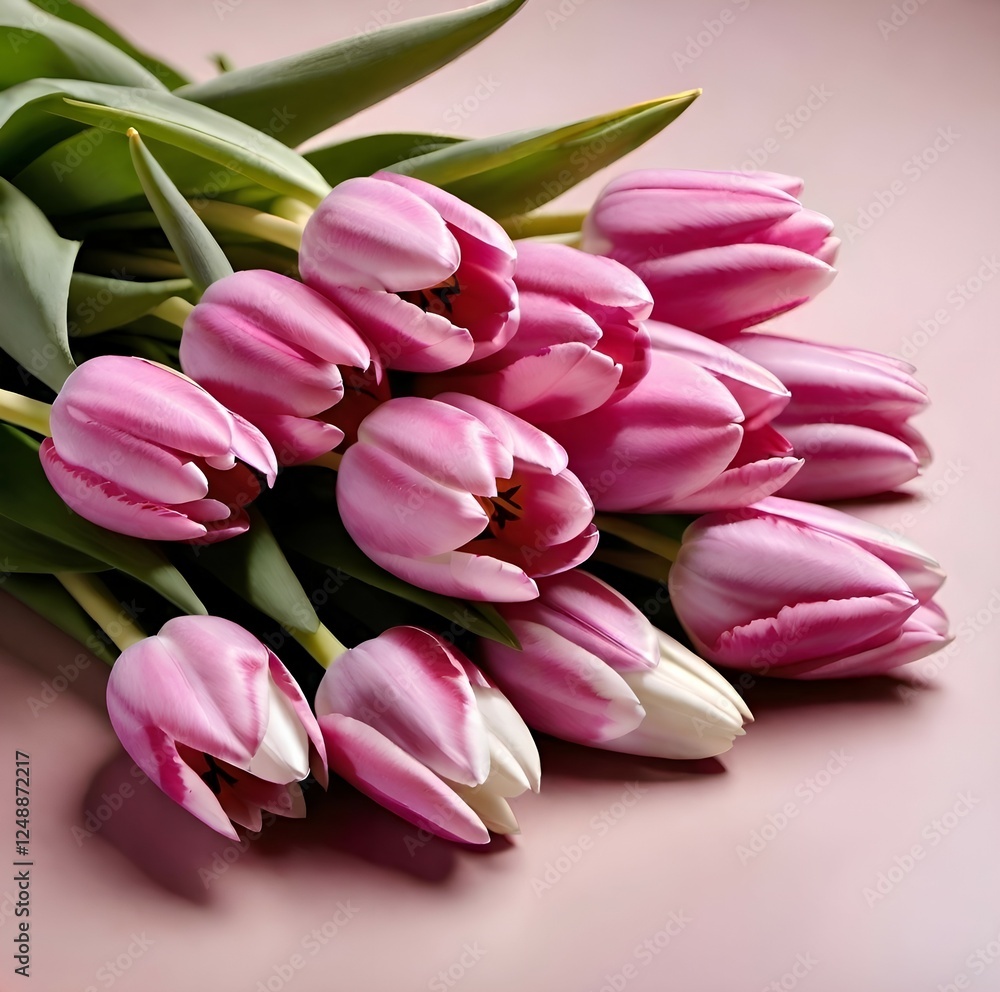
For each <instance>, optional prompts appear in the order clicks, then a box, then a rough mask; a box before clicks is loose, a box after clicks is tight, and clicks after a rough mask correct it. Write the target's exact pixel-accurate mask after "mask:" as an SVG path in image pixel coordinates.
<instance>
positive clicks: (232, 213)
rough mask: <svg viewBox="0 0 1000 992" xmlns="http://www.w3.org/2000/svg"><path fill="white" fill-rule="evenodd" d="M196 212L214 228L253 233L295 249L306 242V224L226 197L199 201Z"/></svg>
mask: <svg viewBox="0 0 1000 992" xmlns="http://www.w3.org/2000/svg"><path fill="white" fill-rule="evenodd" d="M192 205H193V204H192ZM195 211H196V212H197V214H198V216H199V217H201V219H202V220H203V221H205V223H206V224H208V226H209V227H212V228H218V229H221V230H223V231H236V232H238V233H239V234H249V235H250V236H251V237H254V238H257V239H259V240H260V241H269V242H270V243H271V244H276V245H281V246H282V247H283V248H291V249H292V251H298V250H299V248H300V247H301V245H302V227H301V226H300V225H299V224H297V223H296V222H295V221H293V220H289V219H288V218H286V217H278V216H277V215H275V214H269V213H265V212H264V211H263V210H255V209H254V208H253V207H245V206H243V205H242V204H240V203H226V202H224V201H222V200H210V201H208V202H207V203H202V204H199V205H198V206H196V207H195Z"/></svg>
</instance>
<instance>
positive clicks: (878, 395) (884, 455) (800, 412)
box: [726, 333, 930, 500]
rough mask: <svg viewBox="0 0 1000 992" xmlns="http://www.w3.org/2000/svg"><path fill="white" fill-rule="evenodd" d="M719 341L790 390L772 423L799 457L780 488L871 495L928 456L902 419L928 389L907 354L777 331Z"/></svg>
mask: <svg viewBox="0 0 1000 992" xmlns="http://www.w3.org/2000/svg"><path fill="white" fill-rule="evenodd" d="M726 343H727V344H728V345H729V346H730V347H731V348H734V349H735V350H736V351H738V352H739V353H740V354H741V355H744V356H746V357H747V358H748V359H750V360H752V361H754V362H758V363H759V364H760V365H762V366H764V367H765V368H767V369H770V370H771V371H772V372H773V373H774V374H775V375H777V376H778V378H780V379H781V381H782V382H783V383H784V384H785V385H786V386H788V388H789V389H790V390H791V391H792V401H791V403H789V404H788V406H787V407H786V408H785V409H784V410H783V411H782V413H781V414H780V416H779V417H778V419H777V421H776V422H775V426H776V427H777V428H778V429H779V430H780V431H781V433H782V434H784V435H785V437H787V438H788V440H789V441H790V442H791V444H792V446H793V447H794V449H795V452H796V454H798V455H799V456H800V457H802V458H804V459H805V465H804V467H803V469H802V471H801V472H799V473H798V474H797V475H796V476H795V477H794V478H793V479H792V480H791V481H790V482H789V483H788V484H787V485H786V486H785V487H784V488H783V489H782V490H781V492H782V495H784V496H790V497H793V498H795V499H817V500H834V499H850V498H853V497H856V496H872V495H875V494H876V493H881V492H885V491H886V490H889V489H893V488H895V487H896V486H899V485H902V484H903V483H904V482H908V481H909V480H910V479H912V478H913V477H914V476H916V475H917V474H918V473H919V472H920V469H921V467H922V466H924V465H926V464H927V462H928V461H929V459H930V449H929V448H928V447H927V442H926V441H925V440H924V438H923V436H922V435H921V434H920V433H919V432H918V431H916V430H915V429H914V428H913V427H912V426H911V425H910V423H909V419H910V417H912V416H914V415H916V414H918V413H920V412H921V411H923V409H924V408H925V407H926V406H927V390H926V389H925V388H924V387H923V386H922V385H921V384H920V383H919V382H917V380H916V379H914V378H913V375H912V373H913V367H912V366H911V365H908V364H907V363H906V362H901V361H897V360H896V359H894V358H890V357H889V356H888V355H881V354H879V353H878V352H877V351H866V350H864V349H861V348H848V347H839V346H837V345H828V344H819V343H817V342H813V341H800V340H797V339H795V338H786V337H781V336H779V335H777V334H758V333H752V334H750V333H748V334H739V335H737V336H735V337H733V338H731V339H729V340H728V341H727V342H726Z"/></svg>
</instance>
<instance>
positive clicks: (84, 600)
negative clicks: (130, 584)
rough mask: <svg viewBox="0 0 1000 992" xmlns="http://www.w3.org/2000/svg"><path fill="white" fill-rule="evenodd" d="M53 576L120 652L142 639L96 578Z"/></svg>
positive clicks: (70, 574)
mask: <svg viewBox="0 0 1000 992" xmlns="http://www.w3.org/2000/svg"><path fill="white" fill-rule="evenodd" d="M55 577H56V578H57V579H58V580H59V581H60V582H61V583H62V586H63V588H64V589H65V590H66V592H68V593H69V594H70V595H71V596H72V597H73V598H74V599H75V600H76V601H77V602H78V603H79V604H80V606H81V607H83V610H84V612H85V613H86V614H87V615H88V616H89V617H90V618H91V620H93V621H94V623H96V624H97V626H98V627H100V628H101V630H103V631H104V633H105V634H107V635H108V637H110V638H111V640H112V641H113V642H114V644H115V645H116V647H118V649H119V650H121V651H124V650H125V649H126V648H128V647H131V646H132V645H133V644H137V643H138V642H139V641H141V640H142V639H143V638H144V637H145V636H146V634H145V632H144V631H143V630H142V628H140V627H139V625H138V624H137V623H136V622H135V620H134V619H133V617H132V615H131V614H130V613H129V612H128V609H127V608H126V607H124V606H123V605H122V604H121V603H120V602H119V601H118V600H117V599H115V598H114V596H112V595H111V593H110V592H109V591H108V587H107V586H106V585H105V584H104V583H103V582H101V580H100V579H98V578H95V577H94V576H93V575H85V574H82V573H80V572H56V574H55Z"/></svg>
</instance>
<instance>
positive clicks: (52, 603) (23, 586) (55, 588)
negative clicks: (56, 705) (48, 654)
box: [0, 575, 118, 665]
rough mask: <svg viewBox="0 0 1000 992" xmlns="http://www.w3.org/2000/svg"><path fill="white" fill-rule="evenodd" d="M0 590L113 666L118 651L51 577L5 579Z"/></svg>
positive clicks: (16, 576) (14, 576) (9, 576)
mask: <svg viewBox="0 0 1000 992" xmlns="http://www.w3.org/2000/svg"><path fill="white" fill-rule="evenodd" d="M0 589H2V590H3V591H4V592H9V593H10V594H11V595H12V596H13V597H14V598H15V599H19V600H20V601H21V602H22V603H24V605H25V606H27V607H29V608H31V609H32V610H34V611H35V612H36V613H37V614H38V615H39V616H43V617H45V619H46V620H48V621H49V622H50V623H52V624H54V625H55V626H56V627H58V628H59V629H60V630H62V631H65V632H66V633H67V634H69V636H70V637H73V638H75V639H76V640H77V641H79V642H80V643H81V644H82V645H83V646H84V647H85V648H86V649H87V650H88V651H89V652H90V653H91V654H92V655H94V656H95V657H97V658H100V659H101V661H103V662H106V663H107V664H109V665H113V664H114V661H115V658H116V657H117V653H118V652H117V649H116V648H115V646H114V645H113V644H110V645H109V644H108V638H107V635H106V634H104V632H103V631H102V630H101V629H100V628H99V627H98V626H97V624H95V623H94V621H93V620H91V619H90V617H89V616H87V614H86V613H85V612H84V611H83V608H82V607H81V606H80V604H79V603H78V602H77V601H76V600H75V599H74V598H73V597H72V596H71V595H70V594H69V593H68V592H66V590H65V589H64V588H63V587H62V586H61V585H60V583H59V580H58V579H54V578H52V576H51V575H8V576H7V577H6V579H5V580H4V581H3V582H2V583H0Z"/></svg>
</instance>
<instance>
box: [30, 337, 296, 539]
mask: <svg viewBox="0 0 1000 992" xmlns="http://www.w3.org/2000/svg"><path fill="white" fill-rule="evenodd" d="M51 430H52V436H51V437H50V438H46V439H45V440H44V441H43V442H42V446H41V449H40V452H39V454H40V456H41V460H42V467H43V468H44V469H45V474H46V475H47V476H48V479H49V482H50V483H51V484H52V488H53V489H55V490H56V492H57V493H59V495H60V496H61V497H62V498H63V500H65V502H66V503H67V504H68V505H69V506H70V507H71V508H72V509H73V510H75V511H76V512H77V513H79V514H80V516H82V517H86V518H87V519H88V520H90V521H92V522H93V523H96V524H100V525H101V526H102V527H107V528H108V530H114V531H118V532H119V533H121V534H129V535H131V536H133V537H144V538H148V539H149V540H154V541H192V540H223V539H225V538H228V537H234V536H236V535H237V534H242V533H243V532H244V531H246V529H247V528H248V527H249V526H250V520H249V517H248V516H247V513H246V510H245V509H244V507H245V506H246V504H247V503H250V502H251V501H252V500H253V499H255V498H256V497H257V496H258V495H260V484H259V483H258V482H257V479H256V478H255V477H254V475H253V473H252V472H250V471H249V469H247V468H246V466H245V465H243V464H240V462H245V463H246V464H247V465H250V466H252V467H253V468H255V469H257V470H258V471H259V472H262V473H264V474H265V475H266V476H267V479H268V482H269V483H271V484H273V483H274V479H275V475H276V473H277V464H276V462H275V457H274V452H273V451H272V450H271V447H270V445H269V444H268V443H267V441H266V440H265V439H264V437H263V436H262V435H261V434H260V432H259V431H258V430H257V429H256V428H255V427H254V426H253V425H252V424H249V423H247V422H246V421H245V420H243V418H242V417H240V416H238V415H237V414H235V413H232V412H231V411H229V410H227V409H226V408H225V407H224V406H223V405H222V404H221V403H219V402H218V401H217V400H215V399H214V398H213V397H212V396H210V395H209V394H208V393H207V392H206V391H205V390H204V389H202V388H201V386H199V385H198V384H197V383H195V382H193V381H192V380H190V379H188V378H187V376H184V375H181V374H180V373H179V372H174V371H173V370H172V369H169V368H167V367H166V366H164V365H158V364H157V363H156V362H149V361H146V360H145V359H142V358H126V357H123V356H120V355H101V356H99V357H97V358H92V359H90V360H89V361H87V362H84V363H83V364H82V365H81V366H80V367H79V368H77V369H76V370H75V371H74V372H72V373H71V375H70V376H69V378H68V379H67V380H66V382H65V384H64V385H63V388H62V390H61V391H60V393H59V395H58V396H57V397H56V399H55V401H54V402H53V404H52V414H51ZM237 459H240V462H237Z"/></svg>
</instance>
